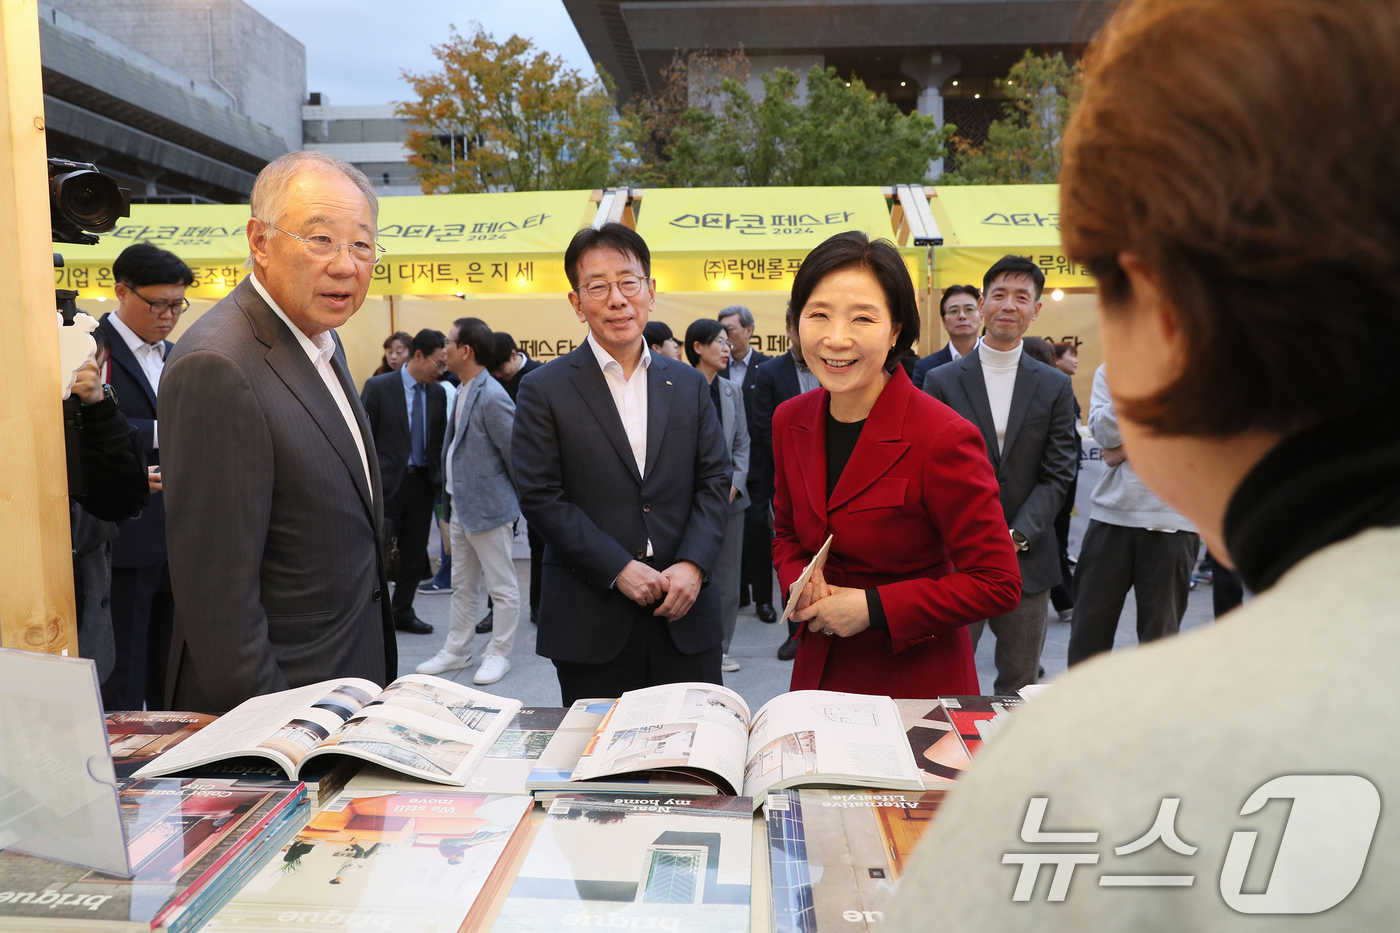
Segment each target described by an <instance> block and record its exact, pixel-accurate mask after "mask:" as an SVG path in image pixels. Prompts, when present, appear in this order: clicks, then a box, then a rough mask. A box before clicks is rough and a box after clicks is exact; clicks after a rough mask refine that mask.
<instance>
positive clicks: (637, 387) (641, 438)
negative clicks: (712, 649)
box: [584, 333, 655, 585]
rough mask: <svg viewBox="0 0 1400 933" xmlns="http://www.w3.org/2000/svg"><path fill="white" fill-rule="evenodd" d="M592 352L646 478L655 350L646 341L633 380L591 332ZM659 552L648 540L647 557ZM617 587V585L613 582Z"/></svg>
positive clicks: (640, 471)
mask: <svg viewBox="0 0 1400 933" xmlns="http://www.w3.org/2000/svg"><path fill="white" fill-rule="evenodd" d="M584 342H585V343H587V344H588V346H589V349H591V350H592V351H593V356H594V357H595V358H596V359H597V360H598V367H599V368H600V369H602V370H603V379H604V380H605V381H606V382H607V384H608V391H609V392H611V393H612V398H613V404H614V405H616V406H617V414H618V417H620V418H621V419H622V430H624V431H626V432H627V443H628V444H630V445H631V447H632V456H633V457H634V458H636V461H637V472H638V473H640V474H642V475H643V476H645V475H646V470H647V370H648V369H650V368H651V350H650V349H648V347H647V345H646V341H642V359H641V362H640V363H638V364H637V368H636V369H634V370H632V378H631V379H628V378H626V377H624V376H623V375H622V364H621V363H619V362H618V361H617V360H615V359H613V358H612V356H611V355H610V354H609V353H608V351H607V350H604V349H603V348H602V347H601V346H599V345H598V341H596V340H594V339H593V335H592V334H591V333H590V334H589V335H588V339H587V340H585V341H584ZM654 553H655V552H654V551H653V550H652V547H651V538H650V537H648V538H647V557H651V556H652V555H653V554H654ZM613 583H614V585H615V584H616V583H617V581H616V580H614V581H613Z"/></svg>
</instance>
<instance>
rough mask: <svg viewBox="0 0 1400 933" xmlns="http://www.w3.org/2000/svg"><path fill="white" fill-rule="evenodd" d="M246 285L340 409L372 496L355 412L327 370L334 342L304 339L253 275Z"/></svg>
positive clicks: (331, 370)
mask: <svg viewBox="0 0 1400 933" xmlns="http://www.w3.org/2000/svg"><path fill="white" fill-rule="evenodd" d="M248 281H250V282H252V283H253V288H255V289H257V291H258V294H259V295H261V296H262V299H263V301H266V302H267V306H268V307H269V308H271V309H272V313H273V314H275V315H277V316H278V317H279V318H281V319H282V323H283V324H286V325H287V328H288V329H289V330H290V331H291V332H292V336H293V337H295V338H296V339H297V343H299V344H301V348H302V349H303V350H304V351H306V357H307V359H309V360H311V365H312V366H314V367H316V374H317V375H319V376H320V377H321V381H322V382H324V383H325V384H326V391H328V392H330V394H331V398H332V399H334V400H335V404H336V407H337V408H339V409H340V414H341V416H342V417H343V418H344V419H345V426H346V427H348V428H349V429H350V436H351V437H352V438H354V439H355V449H356V450H358V451H359V452H360V465H361V466H363V467H364V468H365V485H366V486H368V487H369V489H370V491H371V493H373V490H374V481H373V480H371V479H370V473H369V456H368V455H367V454H366V453H365V439H364V436H363V435H361V434H360V426H359V423H358V422H356V420H355V410H354V409H353V408H351V407H350V399H349V398H347V397H346V395H345V387H344V386H342V385H341V384H340V379H339V377H337V376H336V374H335V369H334V368H333V367H332V366H331V357H333V356H334V355H335V338H333V337H331V335H330V332H329V331H322V332H321V333H319V334H317V335H316V338H315V339H314V340H313V339H312V338H310V337H308V336H306V334H305V333H303V332H302V329H301V328H300V327H297V326H296V325H295V324H293V323H292V319H291V318H289V317H287V315H286V312H284V311H283V310H282V309H281V308H279V307H278V306H277V302H275V301H273V300H272V296H271V295H269V294H268V293H267V289H265V288H263V285H262V283H261V282H259V281H258V277H257V274H256V273H255V274H253V275H250V276H248Z"/></svg>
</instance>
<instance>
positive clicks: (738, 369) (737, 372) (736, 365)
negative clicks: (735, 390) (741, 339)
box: [725, 347, 753, 391]
mask: <svg viewBox="0 0 1400 933" xmlns="http://www.w3.org/2000/svg"><path fill="white" fill-rule="evenodd" d="M752 360H753V347H749V352H747V353H745V354H744V358H743V359H742V360H740V359H736V358H734V357H732V356H731V357H730V358H729V375H728V376H726V377H725V378H726V379H728V380H729V381H730V382H732V383H734V384H735V385H736V386H738V387H739V389H740V390H741V391H742V390H743V388H744V376H745V375H746V374H747V373H748V371H749V363H750V362H751V361H752Z"/></svg>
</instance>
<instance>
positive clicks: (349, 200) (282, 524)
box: [160, 151, 398, 713]
mask: <svg viewBox="0 0 1400 933" xmlns="http://www.w3.org/2000/svg"><path fill="white" fill-rule="evenodd" d="M250 201H251V207H252V215H253V216H252V218H251V219H250V220H249V221H248V247H249V253H250V255H249V261H248V266H249V267H250V269H251V273H250V274H249V275H248V276H246V277H245V278H244V279H243V281H241V282H239V283H238V286H237V287H236V288H234V290H233V292H232V293H230V294H229V295H228V297H226V298H224V299H223V300H222V301H220V302H219V303H218V304H217V305H215V306H214V307H213V308H211V309H210V310H209V311H208V312H206V313H205V314H204V315H203V316H202V317H201V318H200V319H199V320H198V321H196V322H194V324H192V325H191V326H190V328H189V330H188V331H186V332H185V334H184V336H182V337H181V338H180V341H179V343H178V344H177V345H176V347H175V349H174V351H173V352H172V353H171V354H170V359H169V361H168V362H167V363H166V367H165V375H164V378H163V379H162V380H161V387H160V405H161V416H162V417H161V422H162V423H161V439H162V443H163V445H164V446H163V448H162V451H161V454H162V462H163V467H164V483H165V498H166V502H165V504H166V508H167V519H166V540H167V543H168V544H169V548H170V580H171V583H172V585H173V588H174V592H175V626H174V634H173V636H172V638H171V647H170V654H171V658H170V666H169V669H168V670H169V672H170V673H169V677H168V683H167V685H166V694H167V697H168V698H169V699H170V702H171V707H170V708H173V709H190V710H198V711H201V712H211V713H221V712H224V711H226V710H228V709H231V708H232V707H234V706H236V705H238V704H239V703H242V702H243V701H244V700H247V699H249V698H250V697H255V696H259V695H261V694H265V693H271V692H273V691H278V690H285V689H287V688H289V687H299V686H305V685H307V684H311V683H315V682H317V681H322V680H329V679H331V678H338V677H363V678H365V679H367V680H371V681H375V682H377V683H387V682H388V681H389V680H392V679H393V678H394V677H395V676H396V674H397V668H398V652H397V645H396V642H395V635H394V622H393V618H392V615H391V613H390V611H389V581H388V576H387V562H386V558H385V553H384V549H383V541H384V493H383V489H382V486H381V481H380V475H379V457H378V455H377V452H376V450H375V443H374V436H373V434H372V433H371V431H370V427H369V422H368V421H367V419H366V418H365V411H364V408H363V407H362V406H361V404H360V399H359V396H358V395H357V394H356V392H355V384H354V382H353V381H352V380H351V378H350V371H349V368H348V367H347V366H346V362H345V351H344V350H343V349H342V348H341V345H340V340H339V338H338V337H337V336H336V332H335V328H337V327H339V326H341V325H343V324H344V323H345V322H346V321H348V320H349V319H350V316H351V315H352V314H354V313H355V312H356V311H357V310H359V308H360V305H361V304H362V303H363V302H364V300H365V295H366V294H367V293H368V291H369V282H370V277H371V275H373V272H374V264H375V260H376V256H377V255H378V254H379V253H380V252H381V249H380V247H378V246H377V245H376V242H375V235H376V230H377V227H376V220H377V213H378V199H377V198H376V196H375V193H374V187H373V185H371V184H370V182H369V179H367V178H366V177H365V176H364V173H363V172H360V171H359V170H358V169H356V168H354V167H353V166H351V165H348V164H346V163H345V162H342V161H341V160H340V159H337V158H335V157H334V156H330V155H327V154H326V153H323V152H314V151H300V152H291V153H288V154H286V155H284V156H280V157H278V158H277V159H274V160H273V161H272V162H271V163H269V164H268V165H267V166H266V167H265V168H264V169H263V170H262V171H261V172H260V173H259V174H258V178H257V180H256V181H255V182H254V183H253V193H252V197H251V198H250Z"/></svg>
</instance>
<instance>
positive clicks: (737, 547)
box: [712, 509, 744, 654]
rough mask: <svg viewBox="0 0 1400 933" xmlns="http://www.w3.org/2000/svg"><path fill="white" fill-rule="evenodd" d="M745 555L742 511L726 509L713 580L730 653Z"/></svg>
mask: <svg viewBox="0 0 1400 933" xmlns="http://www.w3.org/2000/svg"><path fill="white" fill-rule="evenodd" d="M743 555H744V512H743V510H742V509H741V510H740V511H738V512H730V513H729V524H728V525H726V526H725V529H724V545H723V546H722V547H721V548H720V552H719V560H717V561H715V572H714V574H713V575H712V582H713V584H714V585H715V586H718V587H719V618H720V621H721V622H722V623H723V624H724V648H723V651H724V653H725V654H728V653H729V643H730V642H731V641H733V640H734V625H735V623H736V622H738V620H739V574H740V571H741V570H742V569H743V567H742V563H743Z"/></svg>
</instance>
